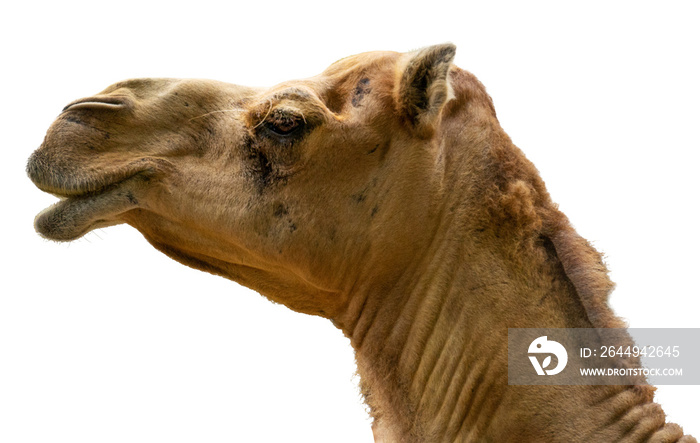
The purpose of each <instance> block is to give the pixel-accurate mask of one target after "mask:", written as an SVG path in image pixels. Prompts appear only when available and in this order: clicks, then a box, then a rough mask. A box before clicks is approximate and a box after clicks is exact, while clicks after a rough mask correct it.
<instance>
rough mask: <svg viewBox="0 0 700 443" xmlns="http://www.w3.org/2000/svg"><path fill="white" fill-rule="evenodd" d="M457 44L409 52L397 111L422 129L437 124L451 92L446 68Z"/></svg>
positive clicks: (402, 76)
mask: <svg viewBox="0 0 700 443" xmlns="http://www.w3.org/2000/svg"><path fill="white" fill-rule="evenodd" d="M456 51H457V48H456V46H455V45H453V44H451V43H448V44H444V45H436V46H429V47H427V48H424V49H421V50H418V51H416V52H413V53H411V54H410V59H409V61H408V64H407V65H406V66H405V68H404V69H403V72H402V73H401V78H400V80H399V82H398V86H397V89H396V91H395V98H396V107H397V111H398V114H399V115H400V116H401V117H402V118H403V119H404V120H405V121H406V122H408V123H409V124H410V125H411V126H413V127H414V128H415V129H416V130H418V131H419V132H421V133H425V132H426V131H427V132H428V133H429V132H431V131H432V129H433V128H434V125H435V123H436V121H437V118H438V115H439V114H440V110H441V109H442V107H443V105H444V104H445V103H446V102H447V100H448V96H449V90H450V89H449V88H450V87H449V85H448V81H447V72H448V70H449V69H450V65H451V63H452V60H453V59H454V57H455V52H456Z"/></svg>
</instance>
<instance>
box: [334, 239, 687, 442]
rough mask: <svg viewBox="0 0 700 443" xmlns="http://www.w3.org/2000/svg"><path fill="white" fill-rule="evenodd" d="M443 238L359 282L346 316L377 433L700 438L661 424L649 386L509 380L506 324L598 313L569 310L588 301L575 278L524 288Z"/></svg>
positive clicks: (567, 321) (541, 323) (472, 438)
mask: <svg viewBox="0 0 700 443" xmlns="http://www.w3.org/2000/svg"><path fill="white" fill-rule="evenodd" d="M436 248H437V249H438V253H437V254H436V255H435V258H434V259H432V260H430V261H428V262H426V263H422V264H421V265H419V266H417V267H416V268H415V269H414V270H415V271H416V272H415V274H410V273H407V274H406V275H404V276H403V277H402V278H401V282H400V283H399V284H397V285H396V286H395V287H393V288H390V289H388V290H385V291H384V292H382V290H381V289H379V288H370V287H367V288H362V289H363V291H364V292H358V294H357V295H358V296H357V298H358V304H357V305H356V306H354V309H355V312H356V319H357V320H356V321H354V322H351V323H350V324H348V325H344V326H345V329H344V330H345V333H346V334H347V335H348V336H349V337H350V339H351V342H352V345H353V347H354V348H355V352H356V361H357V365H358V373H359V375H360V377H361V389H362V392H363V394H364V396H365V399H366V402H367V403H368V405H369V406H370V411H371V415H372V416H373V418H374V424H373V432H374V436H375V441H377V442H428V441H430V442H511V441H512V442H541V441H548V442H592V441H600V442H614V441H630V442H637V441H639V442H642V441H688V442H690V441H695V440H694V439H688V440H679V438H680V437H681V436H682V431H681V430H680V429H679V428H678V427H676V426H675V425H667V426H665V427H664V423H665V417H664V413H663V411H662V410H661V407H660V406H659V405H658V404H655V403H652V388H650V387H644V388H640V387H633V386H509V385H508V381H507V328H508V327H590V323H588V322H587V320H586V319H585V318H584V317H583V315H582V316H581V317H574V316H571V315H570V313H571V312H576V311H580V309H581V308H580V306H576V302H575V300H574V298H573V297H572V294H571V293H570V292H569V291H568V290H567V289H566V288H562V287H556V285H553V286H552V287H527V283H526V282H523V281H521V282H517V281H516V280H515V279H514V278H513V275H514V273H517V272H518V269H517V268H515V267H514V268H510V269H509V268H508V267H507V263H505V262H500V263H499V262H498V261H497V257H490V258H491V259H492V260H493V261H492V262H491V264H492V265H493V268H491V269H490V271H489V272H488V275H485V273H484V272H483V270H481V269H475V268H473V267H470V266H469V262H470V261H471V259H475V258H476V257H469V256H465V255H462V254H461V253H462V251H460V250H459V249H460V248H459V247H458V246H457V245H447V244H444V243H443V244H441V245H440V246H436ZM478 254H486V252H480V253H478ZM493 271H495V272H493ZM416 275H420V277H416ZM562 286H566V285H562ZM360 294H361V295H360ZM543 299H544V303H543V304H540V301H541V300H543ZM543 436H547V437H546V439H543ZM661 437H667V438H668V440H662V439H660V438H661Z"/></svg>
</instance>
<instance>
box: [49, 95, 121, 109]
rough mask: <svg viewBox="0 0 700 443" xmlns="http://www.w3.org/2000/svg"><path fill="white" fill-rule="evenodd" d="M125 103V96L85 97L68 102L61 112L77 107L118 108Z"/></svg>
mask: <svg viewBox="0 0 700 443" xmlns="http://www.w3.org/2000/svg"><path fill="white" fill-rule="evenodd" d="M127 103H128V100H127V98H126V97H123V96H96V97H86V98H81V99H80V100H76V101H74V102H71V103H69V104H68V105H67V106H66V107H65V108H63V111H62V112H66V111H67V110H69V109H77V108H103V109H119V108H122V107H124V106H126V105H127Z"/></svg>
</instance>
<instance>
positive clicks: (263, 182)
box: [27, 44, 696, 443]
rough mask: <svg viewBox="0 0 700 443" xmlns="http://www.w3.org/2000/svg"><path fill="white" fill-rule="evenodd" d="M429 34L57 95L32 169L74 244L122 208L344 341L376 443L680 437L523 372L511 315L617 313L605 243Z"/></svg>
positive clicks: (123, 216)
mask: <svg viewBox="0 0 700 443" xmlns="http://www.w3.org/2000/svg"><path fill="white" fill-rule="evenodd" d="M455 51H456V49H455V47H454V45H451V44H443V45H437V46H432V47H428V48H424V49H421V50H418V51H412V52H408V53H397V52H370V53H364V54H359V55H355V56H351V57H348V58H344V59H341V60H339V61H337V62H335V63H334V64H332V65H331V66H330V67H328V68H327V69H326V70H325V71H324V72H323V73H321V74H320V75H318V76H315V77H312V78H308V79H304V80H298V81H289V82H284V83H281V84H279V85H277V86H274V87H272V88H269V89H266V88H250V87H244V86H237V85H232V84H228V83H222V82H217V81H211V80H191V79H188V80H184V79H135V80H128V81H124V82H120V83H117V84H114V85H112V86H110V87H108V88H107V89H105V90H104V91H102V92H101V93H99V94H97V95H94V96H91V97H88V98H84V99H81V100H77V101H74V102H72V103H70V104H69V105H68V106H66V107H65V108H64V109H63V112H62V113H61V115H60V116H59V117H58V118H57V120H56V121H55V122H54V123H53V124H52V126H51V127H50V128H49V130H48V132H47V135H46V138H45V140H44V142H43V144H42V145H41V147H40V148H39V149H37V150H36V151H35V152H34V153H33V154H32V155H31V157H30V159H29V162H28V166H27V172H28V175H29V177H30V179H31V180H32V181H33V182H34V184H35V185H36V186H37V187H38V188H39V189H41V190H42V191H45V192H49V193H51V194H54V195H56V196H58V197H60V198H61V200H60V201H59V202H58V203H57V204H55V205H53V206H51V207H50V208H48V209H45V210H44V211H42V212H41V213H39V215H38V216H37V217H36V219H35V228H36V230H37V232H38V233H39V234H40V235H42V236H43V237H45V238H47V239H52V240H56V241H71V240H74V239H77V238H79V237H81V236H82V235H84V234H86V233H87V232H89V231H91V230H93V229H96V228H103V227H107V226H111V225H116V224H120V223H127V224H129V225H131V226H132V227H134V228H136V229H137V230H138V231H140V232H141V233H142V234H143V236H144V237H145V238H146V240H148V242H149V243H151V244H152V245H153V246H154V247H155V248H157V249H158V250H160V251H161V252H163V253H165V254H167V255H168V256H170V257H171V258H173V259H175V260H177V261H179V262H181V263H183V264H185V265H188V266H191V267H193V268H196V269H199V270H203V271H206V272H209V273H212V274H215V275H219V276H223V277H225V278H228V279H231V280H233V281H236V282H238V283H240V284H242V285H244V286H247V287H249V288H251V289H253V290H255V291H257V292H259V293H260V294H262V295H263V296H265V297H267V298H268V299H270V300H272V301H273V302H276V303H282V304H284V305H285V306H287V307H289V308H290V309H292V310H294V311H298V312H301V313H306V314H312V315H318V316H322V317H325V318H327V319H329V320H331V322H332V323H333V324H334V325H335V326H336V327H337V328H339V329H340V330H342V331H343V333H344V334H345V335H346V336H347V337H348V338H349V340H350V343H351V344H352V347H353V348H354V351H355V356H356V362H357V370H358V374H359V375H360V380H361V381H360V389H361V391H362V394H363V397H364V400H365V402H366V403H367V405H368V407H369V411H370V414H371V416H372V418H373V424H372V430H373V434H374V437H375V440H376V441H378V442H448V441H449V442H457V441H459V442H477V441H478V442H544V441H547V442H613V441H626V442H637V441H650V442H684V443H689V442H696V440H695V439H694V438H693V437H691V436H687V435H684V434H683V431H682V429H681V427H680V426H678V425H676V424H672V423H666V418H665V415H664V412H663V410H662V408H661V407H660V406H659V405H658V404H656V403H654V402H653V392H654V388H653V387H651V386H649V385H646V384H638V385H614V386H607V385H601V386H525V385H523V386H519V385H509V384H508V381H507V364H508V362H507V331H508V328H534V327H547V328H623V327H624V326H625V325H624V323H623V322H622V321H621V320H620V319H619V318H618V317H617V316H616V315H615V314H614V313H613V312H612V310H611V309H610V307H609V306H608V303H607V298H608V295H609V293H610V291H611V290H612V287H613V284H612V283H611V281H610V280H609V278H608V275H607V270H606V267H605V265H604V264H603V261H602V259H601V255H600V254H599V253H598V252H597V251H596V250H595V249H594V248H593V247H592V246H591V245H590V244H589V243H588V242H587V241H586V240H584V239H583V238H581V237H580V236H579V235H578V234H577V233H576V232H575V230H574V229H573V228H572V225H571V224H570V222H569V221H568V219H567V218H566V216H565V215H563V214H562V213H561V212H560V211H559V210H558V208H557V206H556V205H555V204H554V203H553V202H552V200H551V199H550V196H549V194H548V192H547V190H546V188H545V185H544V182H543V181H542V179H541V178H540V176H539V173H538V171H537V170H536V169H535V167H534V166H533V164H532V163H530V162H529V161H528V160H527V159H526V157H525V156H524V154H523V153H522V152H521V151H520V150H519V149H518V148H517V147H515V146H514V144H513V143H512V142H511V140H510V138H509V137H508V136H507V135H506V133H505V132H504V130H503V129H502V128H501V126H500V124H499V122H498V119H497V117H496V112H495V109H494V105H493V103H492V100H491V98H490V97H489V95H488V94H487V93H486V90H485V88H484V87H483V85H482V84H481V83H480V82H479V81H478V80H477V79H476V78H475V76H474V75H472V74H471V73H469V72H467V71H465V70H462V69H460V68H458V67H457V66H455V65H454V64H453V59H454V56H455Z"/></svg>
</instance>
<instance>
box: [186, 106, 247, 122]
mask: <svg viewBox="0 0 700 443" xmlns="http://www.w3.org/2000/svg"><path fill="white" fill-rule="evenodd" d="M220 112H243V111H242V110H240V109H222V110H219V111H211V112H207V113H206V114H202V115H198V116H197V117H192V118H191V119H189V120H188V121H190V122H191V121H192V120H196V119H198V118H203V117H206V116H208V115H211V114H218V113H220Z"/></svg>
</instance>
